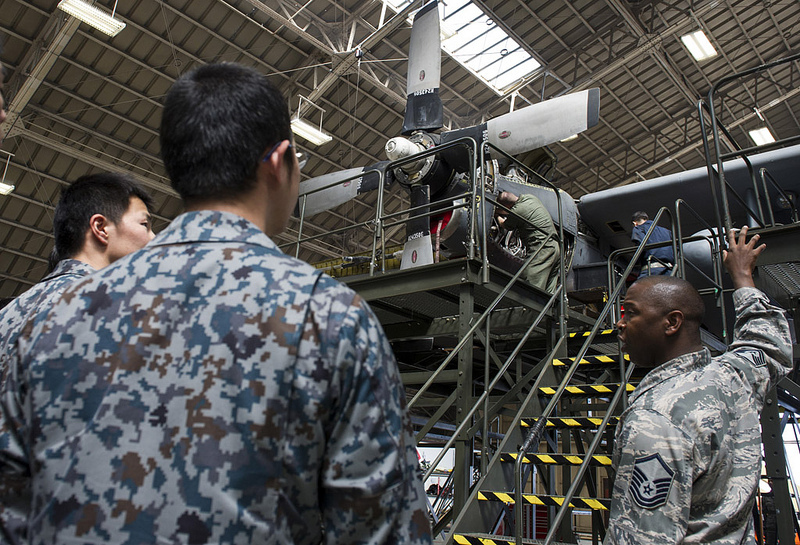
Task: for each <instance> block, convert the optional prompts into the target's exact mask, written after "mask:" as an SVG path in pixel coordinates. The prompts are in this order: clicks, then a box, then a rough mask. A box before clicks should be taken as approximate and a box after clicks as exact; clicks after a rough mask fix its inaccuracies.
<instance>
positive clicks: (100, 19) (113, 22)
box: [58, 0, 125, 37]
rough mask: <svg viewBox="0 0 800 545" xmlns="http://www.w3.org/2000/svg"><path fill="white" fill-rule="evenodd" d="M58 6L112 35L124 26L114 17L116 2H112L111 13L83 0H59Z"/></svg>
mask: <svg viewBox="0 0 800 545" xmlns="http://www.w3.org/2000/svg"><path fill="white" fill-rule="evenodd" d="M58 8H59V9H60V10H62V11H64V12H66V13H69V14H70V15H72V16H73V17H75V18H76V19H79V20H81V21H83V22H84V23H86V24H87V25H89V26H92V27H94V28H96V29H97V30H99V31H100V32H103V33H104V34H108V35H109V36H112V37H113V36H116V35H117V34H119V33H120V31H121V30H122V29H123V28H125V23H124V22H122V21H120V20H119V19H115V18H114V14H115V13H116V11H117V3H116V2H114V10H113V11H112V12H111V14H108V13H106V12H105V11H103V10H101V9H100V8H98V7H96V6H93V5H92V4H89V3H88V2H86V1H85V0H61V2H59V3H58Z"/></svg>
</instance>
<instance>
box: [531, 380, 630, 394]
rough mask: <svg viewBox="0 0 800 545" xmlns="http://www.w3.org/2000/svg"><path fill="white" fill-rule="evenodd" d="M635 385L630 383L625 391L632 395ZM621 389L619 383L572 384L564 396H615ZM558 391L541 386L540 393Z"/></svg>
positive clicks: (552, 387)
mask: <svg viewBox="0 0 800 545" xmlns="http://www.w3.org/2000/svg"><path fill="white" fill-rule="evenodd" d="M634 388H636V386H635V385H633V384H631V383H630V382H628V383H626V384H625V391H627V392H628V393H631V392H632V391H633V390H634ZM618 389H619V383H616V384H570V385H569V386H567V387H566V388H564V393H563V395H576V396H587V397H592V396H596V395H604V394H608V395H613V394H614V393H615V392H616V391H617V390H618ZM556 390H558V387H557V386H541V387H540V388H539V392H541V393H542V394H544V395H554V394H555V393H556Z"/></svg>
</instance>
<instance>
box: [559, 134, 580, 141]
mask: <svg viewBox="0 0 800 545" xmlns="http://www.w3.org/2000/svg"><path fill="white" fill-rule="evenodd" d="M576 138H578V135H577V134H573V135H572V136H567V137H566V138H564V139H563V140H561V142H569V141H570V140H575V139H576Z"/></svg>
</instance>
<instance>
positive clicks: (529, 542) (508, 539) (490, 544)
mask: <svg viewBox="0 0 800 545" xmlns="http://www.w3.org/2000/svg"><path fill="white" fill-rule="evenodd" d="M453 542H454V543H458V544H459V545H514V544H515V543H516V541H515V540H514V536H496V535H494V534H455V535H454V536H453ZM522 543H524V544H525V545H539V544H541V543H544V540H543V539H524V538H523V540H522ZM552 543H553V545H567V544H566V543H564V542H562V541H553V542H552Z"/></svg>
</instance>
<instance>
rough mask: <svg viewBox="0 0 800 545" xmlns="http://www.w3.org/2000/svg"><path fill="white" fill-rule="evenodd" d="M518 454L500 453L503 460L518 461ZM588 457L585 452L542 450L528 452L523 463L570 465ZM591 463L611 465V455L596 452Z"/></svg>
mask: <svg viewBox="0 0 800 545" xmlns="http://www.w3.org/2000/svg"><path fill="white" fill-rule="evenodd" d="M517 456H519V455H518V454H517V453H516V452H504V453H502V454H501V455H500V461H501V462H516V461H517ZM585 458H586V456H585V455H583V454H558V453H549V452H540V453H530V452H529V453H528V454H526V455H525V456H524V457H523V459H522V463H524V464H557V465H562V466H563V465H570V466H579V465H581V464H582V463H583V460H584V459H585ZM590 465H593V466H610V465H611V456H606V455H604V454H595V455H594V456H592V461H591V462H590Z"/></svg>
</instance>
